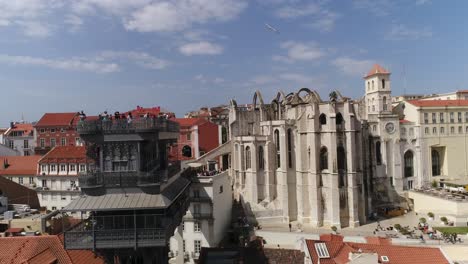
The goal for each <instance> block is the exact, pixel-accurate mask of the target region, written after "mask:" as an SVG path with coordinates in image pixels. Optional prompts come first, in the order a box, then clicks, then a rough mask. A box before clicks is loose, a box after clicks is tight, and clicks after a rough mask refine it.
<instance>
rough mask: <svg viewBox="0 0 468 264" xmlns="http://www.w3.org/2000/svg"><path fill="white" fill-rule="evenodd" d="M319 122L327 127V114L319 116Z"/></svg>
mask: <svg viewBox="0 0 468 264" xmlns="http://www.w3.org/2000/svg"><path fill="white" fill-rule="evenodd" d="M319 122H320V125H326V124H327V116H326V115H325V114H321V115H320V116H319Z"/></svg>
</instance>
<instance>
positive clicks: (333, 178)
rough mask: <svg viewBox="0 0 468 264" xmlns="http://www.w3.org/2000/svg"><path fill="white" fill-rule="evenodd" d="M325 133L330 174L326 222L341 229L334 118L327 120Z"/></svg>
mask: <svg viewBox="0 0 468 264" xmlns="http://www.w3.org/2000/svg"><path fill="white" fill-rule="evenodd" d="M329 122H330V123H329V124H328V128H329V131H328V133H327V138H328V142H329V148H328V153H329V159H328V169H329V170H330V169H331V170H330V172H331V173H330V174H329V177H328V186H329V191H328V202H327V212H328V216H329V218H328V220H329V223H330V225H331V226H336V227H338V228H341V221H340V192H339V188H338V160H337V143H336V125H335V118H330V119H329Z"/></svg>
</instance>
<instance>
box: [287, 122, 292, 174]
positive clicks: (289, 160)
mask: <svg viewBox="0 0 468 264" xmlns="http://www.w3.org/2000/svg"><path fill="white" fill-rule="evenodd" d="M292 163H293V159H292V130H291V129H288V167H289V168H292V166H293V164H292Z"/></svg>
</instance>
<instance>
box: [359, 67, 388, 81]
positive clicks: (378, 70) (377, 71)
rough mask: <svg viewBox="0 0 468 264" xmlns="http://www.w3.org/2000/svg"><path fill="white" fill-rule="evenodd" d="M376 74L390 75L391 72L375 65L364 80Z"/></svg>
mask: <svg viewBox="0 0 468 264" xmlns="http://www.w3.org/2000/svg"><path fill="white" fill-rule="evenodd" d="M374 74H390V72H389V71H387V70H386V69H385V68H383V67H382V66H380V65H378V64H374V66H372V69H371V70H370V71H369V72H368V73H367V75H366V76H365V77H364V78H367V77H370V76H372V75H374Z"/></svg>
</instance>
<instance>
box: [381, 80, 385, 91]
mask: <svg viewBox="0 0 468 264" xmlns="http://www.w3.org/2000/svg"><path fill="white" fill-rule="evenodd" d="M382 89H385V79H382Z"/></svg>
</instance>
